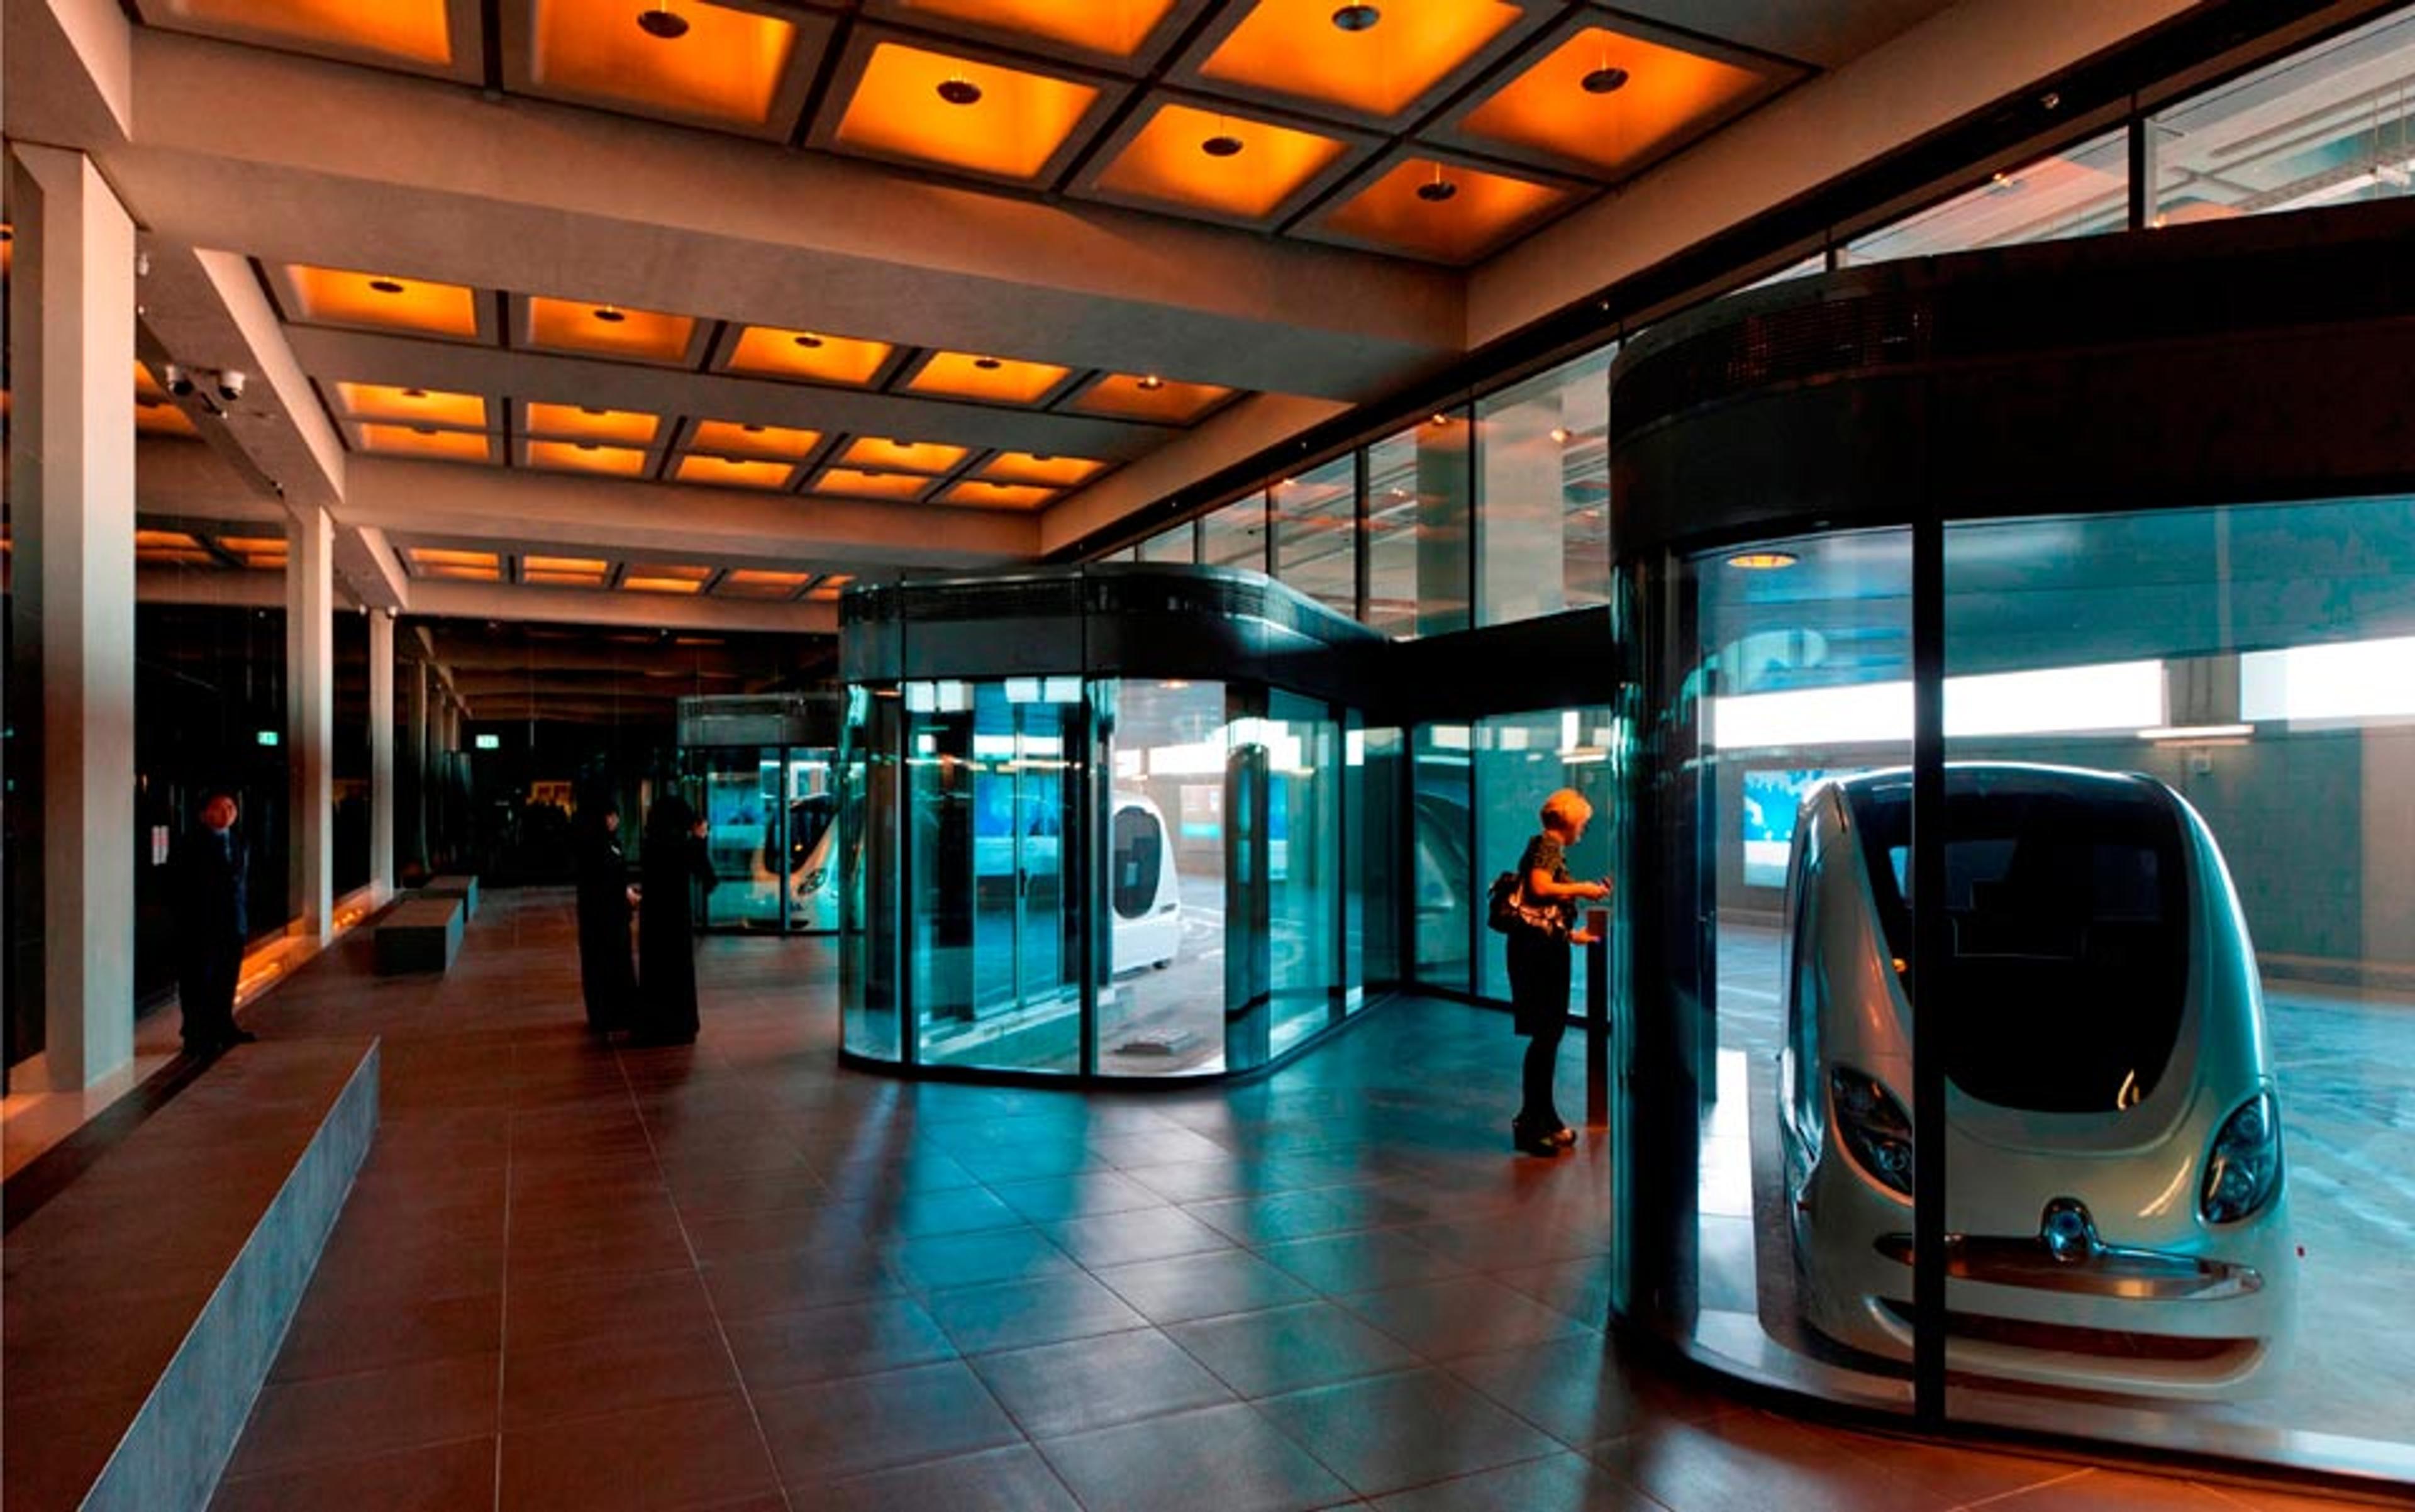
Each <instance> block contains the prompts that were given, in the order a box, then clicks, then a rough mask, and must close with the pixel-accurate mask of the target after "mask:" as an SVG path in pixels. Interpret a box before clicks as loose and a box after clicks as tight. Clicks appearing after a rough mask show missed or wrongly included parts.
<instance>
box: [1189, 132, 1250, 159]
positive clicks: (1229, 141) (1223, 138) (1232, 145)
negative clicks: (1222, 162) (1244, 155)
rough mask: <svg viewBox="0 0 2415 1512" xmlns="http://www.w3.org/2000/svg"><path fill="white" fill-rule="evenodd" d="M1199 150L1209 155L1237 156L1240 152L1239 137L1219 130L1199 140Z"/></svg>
mask: <svg viewBox="0 0 2415 1512" xmlns="http://www.w3.org/2000/svg"><path fill="white" fill-rule="evenodd" d="M1199 150H1200V151H1201V152H1204V153H1206V154H1207V156H1208V157H1239V156H1240V152H1241V139H1240V138H1238V137H1237V136H1234V135H1232V134H1231V133H1230V132H1222V131H1220V132H1218V133H1217V134H1216V135H1214V136H1212V137H1209V138H1208V139H1207V141H1205V142H1201V143H1200V144H1199Z"/></svg>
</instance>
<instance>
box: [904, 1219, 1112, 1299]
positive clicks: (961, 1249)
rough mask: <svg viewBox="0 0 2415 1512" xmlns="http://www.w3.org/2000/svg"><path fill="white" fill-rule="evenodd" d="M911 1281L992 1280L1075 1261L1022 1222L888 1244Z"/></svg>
mask: <svg viewBox="0 0 2415 1512" xmlns="http://www.w3.org/2000/svg"><path fill="white" fill-rule="evenodd" d="M890 1257H891V1260H892V1263H893V1264H894V1265H896V1267H897V1273H898V1275H900V1276H901V1277H903V1278H904V1279H905V1280H906V1283H907V1285H908V1286H911V1287H914V1288H915V1289H917V1290H919V1291H925V1292H936V1291H939V1290H941V1289H943V1288H947V1287H953V1286H980V1285H982V1284H985V1283H988V1282H993V1281H1018V1280H1039V1279H1040V1278H1042V1277H1044V1276H1070V1275H1072V1274H1073V1272H1074V1269H1075V1267H1074V1265H1073V1263H1072V1261H1071V1260H1068V1259H1067V1258H1066V1257H1065V1252H1064V1251H1063V1250H1059V1249H1057V1247H1056V1246H1055V1245H1053V1244H1051V1243H1049V1242H1048V1240H1047V1239H1046V1237H1044V1236H1043V1235H1041V1234H1040V1233H1039V1232H1038V1231H1037V1230H1035V1229H1032V1228H1029V1227H1026V1226H1021V1225H1019V1224H1018V1226H1017V1227H1014V1228H1011V1229H993V1230H989V1231H987V1232H985V1233H981V1234H939V1235H929V1236H927V1237H924V1238H919V1239H906V1240H903V1241H901V1242H899V1243H898V1244H896V1245H894V1246H892V1248H891V1250H890Z"/></svg>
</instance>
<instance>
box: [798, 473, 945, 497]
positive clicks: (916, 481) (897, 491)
mask: <svg viewBox="0 0 2415 1512" xmlns="http://www.w3.org/2000/svg"><path fill="white" fill-rule="evenodd" d="M929 487H931V480H930V479H928V478H918V477H915V476H914V475H913V474H911V473H907V472H864V471H862V469H860V468H851V467H834V468H831V469H829V470H827V471H825V472H823V473H822V475H821V477H820V478H819V479H818V480H817V481H816V483H815V484H814V489H815V491H816V492H817V493H845V494H853V495H855V496H856V497H857V498H859V499H920V498H922V493H923V490H925V489H927V488H929Z"/></svg>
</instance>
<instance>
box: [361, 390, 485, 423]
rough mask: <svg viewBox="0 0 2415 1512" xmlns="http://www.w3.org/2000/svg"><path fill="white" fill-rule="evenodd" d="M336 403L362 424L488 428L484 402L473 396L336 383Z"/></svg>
mask: <svg viewBox="0 0 2415 1512" xmlns="http://www.w3.org/2000/svg"><path fill="white" fill-rule="evenodd" d="M336 401H337V402H338V404H341V405H342V406H343V407H344V412H345V413H346V414H349V415H352V416H354V417H355V418H358V419H362V420H402V421H409V422H412V423H414V424H418V425H423V426H457V427H461V428H463V429H468V430H484V429H486V428H487V401H486V400H485V399H483V398H481V397H479V396H477V395H475V394H447V393H444V392H443V391H442V390H435V389H424V388H401V387H397V386H396V385H394V384H391V383H338V384H337V385H336Z"/></svg>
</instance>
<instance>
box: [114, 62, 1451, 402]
mask: <svg viewBox="0 0 2415 1512" xmlns="http://www.w3.org/2000/svg"><path fill="white" fill-rule="evenodd" d="M133 40H134V77H135V80H136V82H137V84H138V85H139V87H140V90H141V95H142V99H143V115H142V119H141V123H138V125H141V126H143V127H144V129H142V130H139V131H138V133H137V139H136V141H135V142H134V143H133V144H132V145H131V146H129V147H127V148H123V149H118V150H114V151H113V152H111V153H110V154H109V155H108V159H107V166H108V168H109V170H110V172H111V173H112V174H113V177H114V178H115V179H116V180H117V181H118V182H120V183H121V184H123V185H124V186H125V187H126V189H127V190H128V193H129V194H130V196H131V197H132V199H133V200H134V201H135V202H136V206H137V209H138V211H139V214H140V215H141V216H142V217H143V219H144V221H145V223H146V224H149V225H151V226H152V227H154V228H155V229H157V230H158V231H159V232H162V233H163V234H166V235H169V236H172V237H178V238H182V239H185V240H188V241H191V242H194V243H196V244H197V245H203V246H213V247H237V248H240V249H242V250H244V251H247V252H249V253H252V254H255V255H258V256H262V257H265V258H273V259H282V260H291V261H299V262H322V263H332V264H334V265H336V266H339V267H353V268H372V267H373V268H379V269H385V270H391V271H396V272H401V273H406V274H411V275H414V276H417V277H425V278H441V279H445V280H449V281H453V282H459V283H468V284H471V285H473V286H476V287H480V288H489V289H508V290H517V291H522V292H535V293H555V294H562V295H567V296H570V297H575V298H583V299H596V300H609V301H612V302H614V303H617V304H622V305H627V306H631V307H639V308H651V309H664V310H672V311H677V312H681V313H684V314H694V315H702V316H707V317H712V318H717V319H724V320H733V321H746V322H759V323H767V324H775V325H784V326H805V327H809V328H812V329H817V330H830V331H835V332H838V333H840V334H844V335H850V336H863V337H877V338H879V339H883V340H892V341H901V342H906V343H908V344H912V345H916V346H944V347H951V348H953V349H955V350H958V351H995V352H999V353H1001V354H1005V355H1011V356H1027V357H1031V358H1035V359H1039V360H1044V361H1050V362H1062V363H1071V364H1073V365H1075V366H1086V367H1119V368H1121V369H1123V370H1125V371H1161V372H1163V373H1165V374H1167V375H1168V376H1169V377H1179V378H1183V379H1187V380H1191V381H1193V382H1216V383H1225V384H1230V385H1233V386H1236V387H1241V388H1249V389H1259V390H1280V391H1282V392H1288V393H1309V394H1315V395H1319V396H1322V397H1333V398H1358V397H1366V396H1367V395H1368V394H1369V393H1371V392H1372V391H1373V390H1374V389H1377V388H1380V387H1381V386H1382V385H1384V384H1387V383H1388V382H1395V381H1397V378H1398V376H1399V374H1400V373H1401V372H1402V371H1403V369H1404V368H1415V367H1419V366H1421V365H1424V364H1427V363H1430V362H1433V361H1434V360H1436V359H1439V358H1446V357H1448V356H1449V355H1451V354H1452V353H1454V352H1457V351H1458V350H1459V342H1460V338H1461V336H1462V333H1463V330H1464V328H1465V313H1464V305H1463V298H1462V290H1461V280H1460V277H1459V276H1458V275H1457V274H1455V273H1451V272H1448V271H1445V270H1439V269H1433V268H1428V267H1423V266H1420V265H1418V264H1414V263H1409V262H1402V261H1400V260H1397V259H1388V258H1379V257H1374V256H1370V255H1367V254H1363V253H1357V252H1350V251H1343V250H1341V249H1338V248H1333V247H1320V246H1314V245H1311V244H1306V243H1299V242H1290V241H1280V240H1275V239H1272V238H1269V237H1266V236H1262V235H1257V234H1252V233H1251V232H1238V231H1230V230H1225V229H1222V228H1219V227H1213V226H1205V225H1198V224H1193V223H1191V222H1186V221H1180V220H1175V219H1171V218H1169V217H1160V216H1151V215H1147V214H1144V213H1140V212H1133V211H1124V210H1118V209H1114V208H1111V207H1107V206H1102V205H1089V204H1072V203H1064V202H1049V201H1045V200H1039V199H1027V198H1021V197H1008V196H1003V195H998V194H994V193H988V192H984V191H982V190H980V189H976V188H971V187H952V186H948V185H943V184H939V183H936V182H933V181H929V180H925V179H921V178H917V177H912V176H907V175H904V174H900V173H897V172H893V171H890V170H886V169H882V168H879V167H877V166H873V165H870V164H865V163H861V162H856V161H851V160H848V159H847V158H844V157H835V156H832V155H829V154H822V153H797V152H791V151H789V150H787V149H786V148H784V147H781V146H777V145H772V144H768V143H763V142H749V141H745V140H742V139H739V138H734V137H722V136H715V135H712V134H710V133H704V132H689V131H679V130H675V129H668V128H666V127H662V126H660V125H658V124H655V123H652V122H648V121H642V120H637V119H633V118H629V117H623V116H618V115H613V114H609V113H606V112H594V111H584V110H577V109H574V108H571V107H566V106H559V105H553V104H548V103H546V102H543V101H538V100H532V99H523V98H517V97H513V98H508V99H505V100H502V101H494V102H489V101H487V100H485V99H482V98H481V97H479V96H478V95H477V94H475V93H473V92H472V91H469V90H464V89H461V88H458V86H454V85H449V84H443V83H437V82H430V81H427V80H419V79H413V78H409V77H405V76H403V75H399V74H392V73H385V72H382V71H379V70H376V69H368V68H355V67H344V66H342V65H338V64H332V63H322V62H318V61H316V60H312V59H307V58H300V57H295V56H293V55H291V54H283V53H278V52H269V51H266V50H263V49H256V48H240V47H227V46H225V45H223V44H220V43H216V42H212V41H207V40H203V39H199V38H195V37H185V36H180V35H177V34H175V33H173V32H166V31H160V30H158V29H156V28H143V29H141V30H138V31H137V33H136V35H135V37H134V39H133ZM243 99H260V100H267V99H273V100H275V101H276V102H277V112H278V128H277V129H276V130H273V131H258V130H254V131H230V132H227V133H224V134H223V135H222V136H219V137H217V138H214V139H212V140H211V141H209V142H208V143H207V145H206V146H198V147H197V146H192V145H188V143H190V142H191V141H192V139H193V136H194V133H193V131H192V130H191V123H193V122H196V121H210V120H215V119H218V117H219V116H220V115H221V114H222V112H224V110H225V109H226V103H227V102H228V101H230V100H243ZM152 122H161V123H167V125H166V127H164V128H162V129H158V130H156V131H154V130H151V129H149V128H148V127H147V124H148V123H152Z"/></svg>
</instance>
